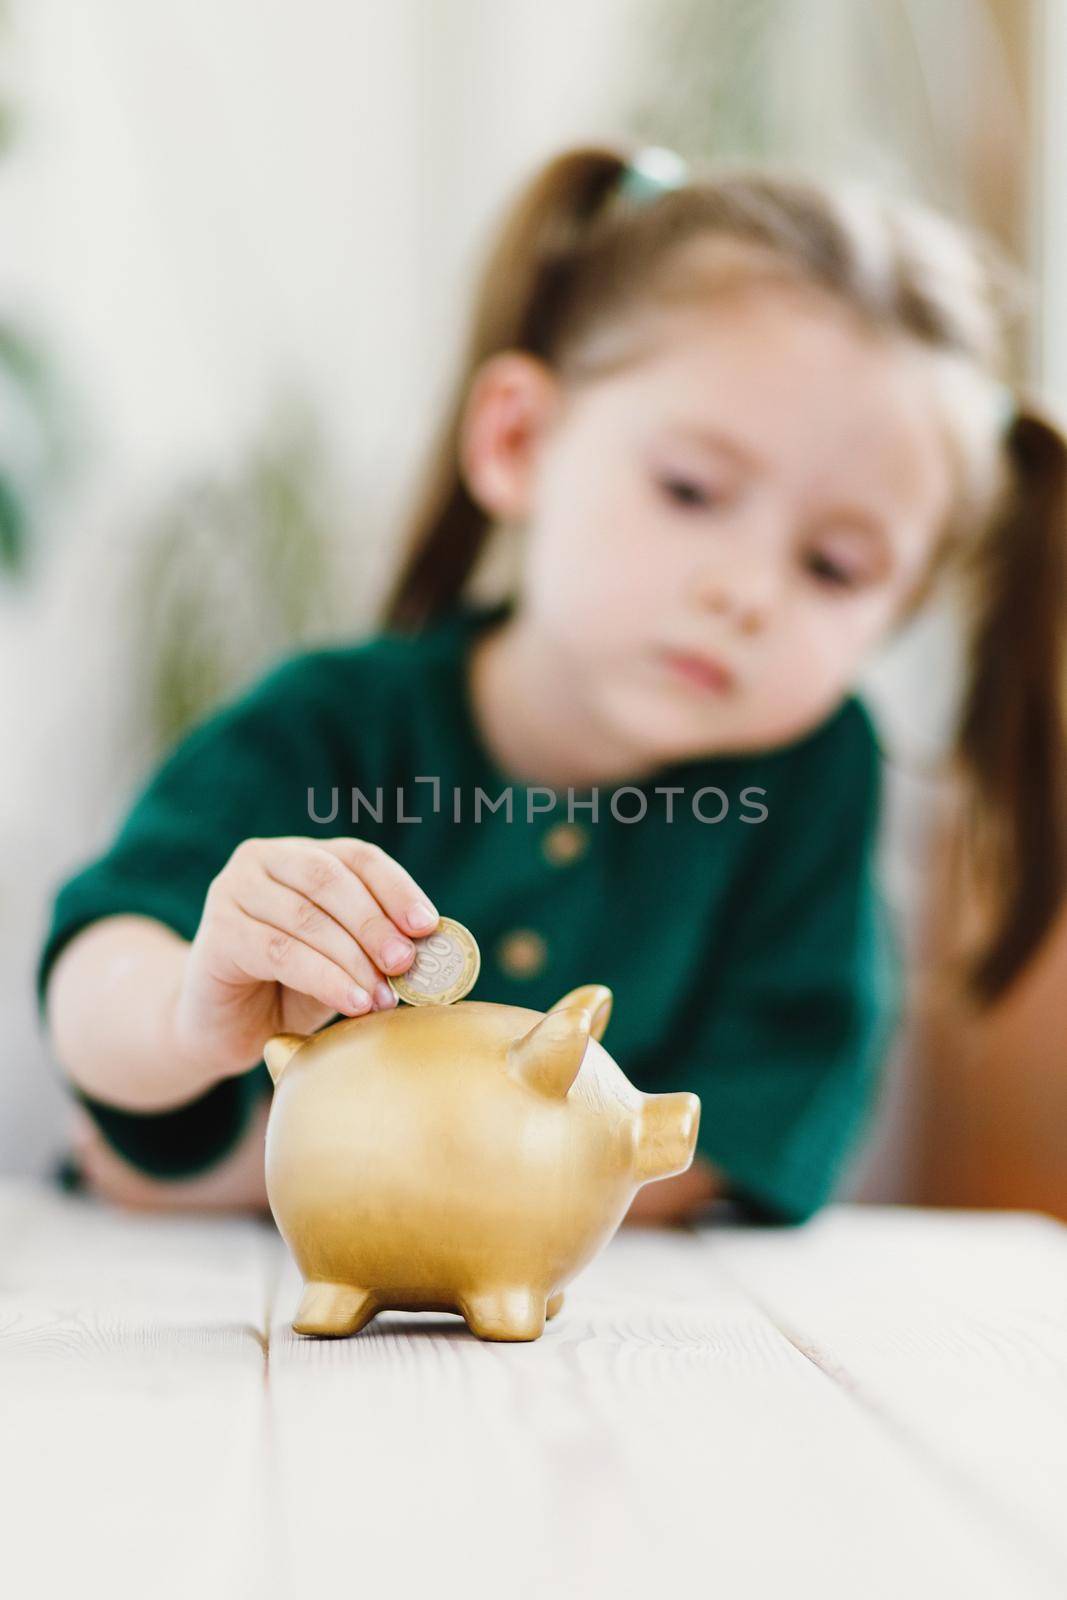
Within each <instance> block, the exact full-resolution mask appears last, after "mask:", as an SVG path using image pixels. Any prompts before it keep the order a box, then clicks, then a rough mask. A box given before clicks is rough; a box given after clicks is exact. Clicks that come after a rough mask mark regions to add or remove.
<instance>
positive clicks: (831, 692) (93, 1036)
mask: <svg viewBox="0 0 1067 1600" xmlns="http://www.w3.org/2000/svg"><path fill="white" fill-rule="evenodd" d="M662 154H663V153H662V152H661V153H660V156H661V157H662ZM654 155H655V153H652V154H651V155H650V154H649V153H648V152H644V153H641V154H640V155H639V156H638V157H637V158H635V159H634V160H632V161H628V160H627V158H626V156H625V155H622V154H618V153H616V152H614V151H611V150H600V149H591V150H586V149H582V150H576V151H572V152H568V153H566V154H564V155H562V156H560V157H558V158H557V159H555V160H553V161H551V162H550V163H549V164H548V165H547V166H546V167H545V168H544V170H543V171H541V172H540V173H539V174H537V175H536V176H535V178H534V179H533V181H532V182H531V183H530V184H529V186H528V187H527V188H526V190H525V192H523V193H522V194H521V195H520V196H519V197H518V199H517V201H516V203H515V205H514V207H513V209H512V210H511V212H510V214H509V215H508V217H507V218H506V220H505V222H504V226H503V231H502V235H501V237H500V239H499V242H498V243H497V245H496V248H495V250H494V252H493V253H492V256H491V259H490V261H489V264H488V268H487V271H486V274H485V278H484V282H483V284H482V287H481V293H480V298H479V300H478V303H477V309H476V315H475V321H474V328H473V336H472V339H471V342H470V349H469V355H468V359H467V363H466V369H465V371H464V373H463V376H462V381H461V383H460V386H459V391H458V394H457V397H456V402H455V406H454V408H453V410H452V413H451V415H450V416H449V418H448V420H447V426H446V429H445V432H444V436H443V440H442V444H441V447H440V450H439V452H438V455H437V458H436V460H435V462H434V465H433V470H432V472H431V474H430V476H429V479H428V482H427V487H426V491H425V495H424V498H423V501H422V504H421V508H420V510H419V512H418V515H417V517H416V518H415V527H414V535H413V538H412V540H411V543H410V549H409V551H408V554H407V556H406V559H405V560H404V563H403V566H402V570H401V572H400V576H399V580H398V582H397V584H396V587H395V590H394V592H393V594H392V596H391V598H390V599H389V602H388V604H387V606H386V608H385V613H384V617H383V619H382V620H383V626H382V628H381V630H380V631H379V632H378V633H377V634H375V635H374V636H373V637H370V638H368V639H366V640H364V641H361V642H357V643H355V644H352V645H348V646H335V647H328V648H321V649H315V650H310V651H306V652H304V653H302V654H300V655H298V656H296V657H294V658H292V659H290V660H288V661H286V662H284V663H283V664H282V665H281V666H279V667H278V668H276V669H275V670H274V671H273V672H271V673H270V674H269V675H268V676H266V677H265V678H264V679H263V680H261V681H260V682H259V683H258V684H256V685H255V686H254V687H253V688H252V689H251V690H250V691H248V692H246V693H245V694H243V695H242V696H240V697H239V698H235V699H234V700H232V701H231V702H230V703H228V704H227V705H225V706H224V707H223V708H222V709H221V710H219V711H218V712H217V713H216V714H215V715H214V716H212V717H211V718H209V719H207V720H206V721H205V722H203V723H201V724H200V725H199V726H198V727H196V728H195V729H194V730H193V731H192V732H191V733H190V734H188V735H187V736H186V737H185V739H184V740H183V741H182V742H181V743H180V744H179V746H178V748H177V749H176V750H175V751H174V752H173V753H172V754H171V756H170V757H169V759H168V760H167V761H166V762H165V763H164V765H163V766H162V767H161V769H160V770H159V771H158V772H157V773H156V774H155V775H154V777H153V778H152V779H151V781H150V782H149V783H148V785H147V786H146V788H145V789H144V791H143V793H142V794H141V795H140V797H139V798H138V799H137V801H136V804H135V805H134V806H133V808H132V810H131V811H130V813H129V815H128V817H127V818H126V821H125V824H124V826H123V827H122V829H121V831H120V832H119V834H118V836H117V838H116V839H115V840H114V842H113V843H112V845H111V847H110V848H109V849H108V850H107V852H106V853H105V854H104V855H103V856H101V857H100V858H99V859H98V860H96V861H94V862H92V863H90V864H89V865H87V866H86V867H85V868H84V869H83V870H82V871H80V872H78V873H77V874H76V875H75V876H74V877H72V878H71V879H70V880H69V881H68V882H67V883H65V885H64V886H63V887H62V890H61V892H60V893H59V895H58V898H57V900H56V903H55V907H54V914H53V920H52V926H51V929H50V931H49V933H48V937H47V942H46V944H45V946H44V949H43V951H42V953H41V957H40V964H39V974H38V994H39V1001H40V1004H41V1007H42V1011H43V1012H44V1013H45V1014H46V1016H47V1022H48V1026H49V1028H50V1033H51V1038H52V1041H53V1043H54V1049H55V1053H56V1056H57V1059H58V1061H59V1062H60V1063H61V1065H62V1068H63V1071H64V1074H65V1078H66V1081H67V1082H68V1083H69V1085H70V1086H71V1088H72V1090H73V1093H74V1095H75V1096H76V1098H77V1101H78V1102H79V1104H80V1107H81V1118H82V1120H81V1123H80V1127H81V1130H82V1132H81V1151H82V1163H83V1167H84V1172H85V1175H86V1177H87V1179H88V1181H89V1183H90V1185H91V1186H93V1187H95V1188H96V1189H97V1190H98V1191H99V1192H101V1193H103V1194H106V1195H112V1196H114V1197H115V1198H116V1199H119V1200H121V1201H124V1202H127V1203H132V1204H144V1205H172V1204H182V1205H188V1204H193V1205H198V1206H203V1205H208V1206H234V1207H261V1206H263V1205H264V1204H265V1195H264V1190H263V1150H262V1143H263V1126H264V1121H265V1117H266V1109H267V1095H268V1091H269V1079H268V1076H267V1073H266V1069H265V1067H264V1065H263V1062H262V1060H261V1055H262V1050H263V1045H264V1042H265V1041H266V1039H267V1038H268V1037H269V1036H270V1035H271V1034H273V1033H275V1032H278V1031H281V1030H290V1031H298V1032H307V1031H310V1030H314V1029H316V1028H318V1027H320V1026H322V1025H324V1024H325V1023H326V1022H328V1021H329V1020H330V1019H331V1018H332V1017H334V1016H335V1015H336V1014H338V1013H341V1014H344V1015H357V1014H359V1013H361V1012H366V1011H368V1010H371V1009H374V1008H377V1007H380V1006H390V1005H392V1004H394V1003H395V1001H394V997H393V995H392V992H391V990H390V988H389V986H388V985H387V984H386V983H385V982H384V977H385V976H386V975H395V974H398V973H400V972H403V971H404V970H405V969H406V968H407V966H408V965H409V964H410V962H411V960H412V955H413V950H412V945H411V943H410V938H411V936H418V935H422V934H425V933H426V932H427V931H428V930H429V929H430V928H432V926H433V925H434V922H435V920H436V917H437V915H438V911H439V910H440V911H441V912H444V913H448V914H451V915H453V916H455V917H457V918H459V920H460V921H462V922H464V923H466V924H467V925H468V926H469V927H470V928H471V929H472V931H473V932H474V934H475V936H476V937H477V939H478V941H479V944H480V946H481V950H482V957H483V961H482V971H481V976H480V979H479V982H478V984H477V986H476V988H475V990H474V992H473V996H472V998H474V999H484V1000H492V1001H501V1002H507V1003H511V1004H515V1005H519V1006H529V1007H534V1008H536V1009H547V1008H548V1007H550V1006H551V1005H552V1004H553V1002H555V1001H556V1000H557V999H559V998H560V997H561V996H563V995H564V994H565V993H566V992H568V991H569V990H570V989H572V988H574V987H576V986H578V985H580V984H583V983H588V982H597V983H606V984H608V985H609V986H610V987H611V989H612V990H613V992H614V996H615V1007H614V1013H613V1016H612V1020H611V1024H610V1030H609V1033H608V1035H607V1036H606V1040H605V1042H606V1044H607V1045H608V1047H609V1048H610V1049H611V1051H612V1053H613V1054H614V1055H615V1057H616V1059H617V1060H618V1061H619V1063H620V1065H621V1066H622V1067H623V1069H624V1070H625V1071H626V1073H627V1074H628V1075H629V1076H630V1078H631V1079H632V1080H633V1081H634V1082H635V1083H636V1084H637V1085H638V1086H639V1087H640V1088H643V1089H646V1090H650V1091H660V1090H669V1089H692V1090H695V1091H696V1092H697V1093H698V1094H699V1095H700V1097H701V1101H702V1116H701V1122H700V1132H699V1141H698V1154H697V1158H696V1160H695V1161H694V1164H693V1166H692V1168H691V1169H690V1171H689V1172H687V1173H686V1174H684V1175H683V1176H681V1177H679V1178H674V1179H668V1180H665V1181H663V1182H661V1183H657V1184H652V1185H649V1186H648V1187H647V1188H646V1189H645V1190H643V1191H641V1193H640V1194H639V1196H638V1198H637V1201H636V1202H635V1205H634V1208H633V1210H632V1212H631V1217H633V1218H642V1219H645V1220H675V1219H681V1218H688V1217H692V1216H694V1215H696V1214H698V1213H699V1212H700V1211H701V1210H702V1209H704V1208H706V1207H707V1205H708V1203H709V1201H711V1200H712V1199H713V1198H715V1197H717V1196H727V1197H730V1198H732V1199H733V1200H734V1201H736V1202H737V1203H739V1204H740V1205H742V1206H744V1207H746V1208H747V1209H748V1210H749V1211H750V1212H751V1214H753V1215H754V1216H758V1217H762V1218H765V1219H774V1220H787V1221H797V1220H800V1219H803V1218H805V1217H807V1216H809V1215H810V1214H811V1213H812V1212H813V1211H814V1210H815V1209H816V1208H817V1207H818V1206H819V1205H820V1204H821V1203H822V1202H823V1201H824V1200H825V1199H826V1197H827V1196H828V1195H829V1194H830V1193H831V1191H832V1189H833V1186H834V1183H835V1181H836V1179H837V1177H838V1175H839V1172H840V1170H841V1167H842V1164H843V1161H844V1159H845V1157H846V1155H847V1153H848V1151H849V1149H850V1147H851V1146H852V1145H853V1143H854V1141H855V1140H856V1137H857V1134H858V1132H859V1130H860V1129H861V1128H862V1126H863V1123H864V1119H865V1115H866V1113H867V1111H868V1109H869V1107H870V1105H871V1102H872V1091H873V1088H874V1085H875V1082H876V1078H877V1068H878V1065H879V1062H880V1060H881V1058H882V1056H883V1054H884V1051H885V1046H886V1044H887V1041H888V1038H889V1036H890V1032H891V1029H892V1026H893V1023H894V1021H895V1019H896V1016H897V1010H898V1001H899V993H898V979H899V971H898V962H897V952H896V948H895V940H894V937H893V936H892V934H891V932H890V930H888V929H887V926H886V921H885V918H884V916H883V912H882V908H881V904H880V901H879V898H878V895H877V891H876V887H875V884H874V880H873V858H874V850H875V845H876V841H877V833H878V821H879V794H880V771H879V751H878V745H877V741H876V736H875V733H874V730H873V727H872V723H871V721H870V719H869V717H868V714H867V712H866V711H865V709H864V707H863V705H862V702H861V701H860V700H859V699H858V698H857V696H856V694H855V692H854V685H855V683H856V679H857V675H858V673H859V671H860V668H861V666H862V665H863V663H864V662H865V661H866V660H867V658H868V657H869V656H870V655H871V653H872V652H873V651H874V650H875V649H876V648H877V647H878V646H879V645H880V644H881V643H882V642H883V641H884V640H885V639H886V638H887V636H889V635H890V634H891V633H892V632H893V631H894V630H895V629H896V628H897V627H898V626H899V625H900V624H901V622H902V621H903V620H904V619H905V618H907V617H908V616H910V615H911V614H912V613H913V611H914V610H915V608H916V607H917V606H918V605H919V604H920V603H921V602H922V601H923V600H924V599H925V598H926V597H927V596H928V595H929V593H930V592H931V589H932V588H933V586H934V582H935V579H937V578H938V577H939V576H940V575H941V574H942V573H943V572H944V571H946V570H947V569H948V568H949V567H950V566H955V567H960V568H963V569H964V570H965V571H966V572H967V573H968V574H969V576H970V578H971V581H972V589H971V593H972V600H973V608H972V622H971V637H970V659H969V680H968V683H967V688H966V694H965V698H964V704H963V708H962V718H961V722H960V727H959V732H958V738H957V740H956V745H955V751H954V756H955V767H956V770H957V773H958V775H959V776H960V777H961V778H962V780H963V782H964V784H965V786H966V793H967V795H968V797H969V805H968V808H967V812H966V815H967V818H968V820H969V832H968V838H969V840H970V842H971V846H972V848H971V857H970V859H971V861H972V864H973V865H974V866H975V867H976V868H977V870H978V871H979V872H980V881H981V884H982V887H983V892H984V896H985V901H984V904H985V913H986V915H985V920H984V922H983V925H982V927H981V928H980V929H979V930H978V937H977V942H976V943H975V945H974V948H973V949H972V950H971V952H970V957H969V959H970V966H969V978H970V982H971V987H972V990H973V993H974V994H975V995H976V996H977V997H978V998H979V999H981V1000H986V1001H988V1000H990V999H992V998H993V997H995V996H996V995H998V994H999V993H1001V992H1002V991H1003V989H1004V988H1005V987H1006V986H1007V985H1008V984H1009V983H1010V982H1011V980H1012V979H1013V978H1014V977H1015V975H1016V974H1017V973H1018V972H1019V971H1020V969H1021V968H1022V967H1023V965H1024V963H1026V961H1027V960H1028V959H1029V958H1030V957H1031V956H1032V955H1033V953H1034V951H1035V950H1036V949H1037V947H1038V945H1039V943H1040V942H1041V940H1042V938H1043V936H1044V934H1045V933H1046V931H1047V929H1048V928H1049V925H1050V922H1051V921H1052V918H1053V916H1054V913H1055V911H1056V908H1057V906H1058V904H1059V903H1060V900H1061V897H1062V894H1063V889H1064V820H1065V818H1067V806H1065V798H1067V797H1065V793H1064V782H1063V771H1064V763H1063V740H1062V733H1061V706H1060V701H1059V684H1060V683H1061V682H1062V672H1061V666H1062V656H1063V617H1064V533H1065V528H1067V524H1065V481H1067V476H1065V463H1067V451H1065V446H1064V442H1063V440H1062V438H1061V436H1060V435H1059V433H1057V432H1056V431H1055V430H1054V429H1053V428H1052V427H1051V426H1050V425H1049V424H1048V423H1046V422H1045V421H1043V420H1041V419H1040V418H1039V417H1038V416H1037V415H1036V414H1034V413H1033V412H1032V411H1031V410H1028V409H1023V408H1022V407H1021V406H1019V405H1017V404H1016V403H1015V402H1010V403H1009V404H1006V391H1005V389H1004V387H1003V385H1002V383H1001V382H1000V380H999V378H998V375H997V374H998V368H999V364H1000V360H1001V355H1000V342H1001V329H1000V324H1001V322H1002V320H1003V317H1002V314H1001V313H1000V311H999V309H998V305H999V296H998V293H997V291H996V286H995V279H994V274H993V272H992V269H991V267H990V265H989V264H988V263H987V259H986V252H985V250H984V249H983V248H982V247H981V246H980V245H979V244H977V243H975V242H973V241H972V240H970V239H969V238H968V237H967V236H966V235H965V234H963V233H962V232H960V231H957V230H955V229H954V228H953V227H951V226H950V225H949V224H948V223H947V222H944V221H941V220H939V219H937V218H936V217H934V216H932V215H930V214H928V213H926V212H925V211H922V210H920V209H918V208H914V207H907V206H903V205H898V204H892V203H890V202H888V201H885V200H879V199H878V198H876V197H873V196H871V195H868V194H864V193H862V192H853V191H852V190H848V191H843V192H838V191H837V190H836V189H834V188H832V187H827V186H823V185H820V184H817V183H814V182H806V181H800V180H796V179H787V178H783V177H776V176H773V175H760V174H756V175H753V174H744V173H741V174H732V175H730V174H728V175H725V176H718V177H716V176H707V177H702V178H699V179H694V180H692V181H680V180H679V175H678V174H677V172H675V173H674V174H672V175H668V176H666V177H664V176H663V173H662V170H661V171H660V175H659V176H658V177H657V172H656V168H655V163H654V160H653V157H654ZM661 168H662V161H661ZM490 534H494V535H497V536H499V537H500V538H505V539H509V540H511V541H513V542H514V543H515V544H516V545H517V547H518V548H517V550H516V552H515V554H516V558H517V559H516V565H517V567H518V569H519V571H520V573H521V577H520V580H519V582H518V584H517V586H516V590H515V593H514V594H512V595H510V596H509V597H508V598H506V599H504V600H502V601H499V602H497V603H495V604H487V603H485V602H475V601H473V600H472V599H471V598H470V595H469V592H468V591H467V588H466V585H467V579H468V577H469V576H470V574H471V573H472V571H473V569H474V567H475V564H476V562H477V560H478V558H479V557H480V556H481V555H482V553H483V547H486V546H487V541H488V539H489V536H490ZM479 795H480V796H481V799H480V800H479ZM506 797H510V798H509V799H507V801H506V803H505V799H506Z"/></svg>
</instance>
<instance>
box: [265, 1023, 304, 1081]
mask: <svg viewBox="0 0 1067 1600" xmlns="http://www.w3.org/2000/svg"><path fill="white" fill-rule="evenodd" d="M307 1039H308V1035H307V1034H306V1033H276V1034H275V1035H274V1037H273V1038H272V1039H268V1040H267V1042H266V1044H265V1045H264V1046H263V1059H264V1061H265V1062H266V1063H267V1071H268V1072H269V1073H270V1075H271V1078H272V1079H273V1081H274V1082H275V1083H277V1081H278V1079H279V1078H280V1077H281V1075H282V1073H283V1072H284V1071H285V1069H286V1067H287V1066H288V1065H289V1061H290V1059H291V1058H292V1057H293V1056H295V1055H296V1052H297V1051H298V1050H299V1049H300V1046H301V1045H302V1044H306V1043H307Z"/></svg>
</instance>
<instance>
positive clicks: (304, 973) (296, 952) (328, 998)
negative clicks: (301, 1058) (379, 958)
mask: <svg viewBox="0 0 1067 1600" xmlns="http://www.w3.org/2000/svg"><path fill="white" fill-rule="evenodd" d="M248 931H249V938H248V944H247V946H246V947H245V948H243V949H242V952H241V964H242V966H243V967H244V968H245V970H246V971H247V972H248V975H249V977H251V978H258V979H259V980H261V981H263V982H274V983H281V984H284V985H285V987H286V988H287V989H295V990H296V992H297V993H298V994H308V995H311V996H312V997H313V998H314V999H316V1000H320V1001H321V1002H322V1004H323V1005H324V1006H328V1007H329V1008H330V1010H331V1011H339V1012H341V1013H342V1014H343V1015H344V1016H356V1015H358V1014H359V1013H360V1012H362V1011H369V1010H370V1008H371V1004H372V1001H371V996H370V995H369V994H368V993H367V990H366V989H365V988H364V987H363V985H362V984H358V983H355V982H353V980H352V979H351V978H350V977H349V975H348V973H347V972H346V971H345V969H344V967H339V966H338V965H337V963H336V962H335V961H331V960H330V959H329V958H328V957H327V956H324V955H320V953H319V952H318V951H317V950H313V949H312V948H311V946H310V945H307V944H304V943H302V941H301V940H300V939H298V938H297V936H296V935H295V934H294V933H290V932H288V931H287V930H286V929H284V928H275V927H272V926H271V925H270V924H269V923H266V922H254V921H251V920H250V921H249V923H248Z"/></svg>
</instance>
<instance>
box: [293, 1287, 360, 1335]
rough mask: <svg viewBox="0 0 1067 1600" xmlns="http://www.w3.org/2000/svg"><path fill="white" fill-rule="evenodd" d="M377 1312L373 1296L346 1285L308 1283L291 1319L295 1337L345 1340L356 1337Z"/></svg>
mask: <svg viewBox="0 0 1067 1600" xmlns="http://www.w3.org/2000/svg"><path fill="white" fill-rule="evenodd" d="M377 1311H378V1303H377V1301H376V1300H375V1298H374V1296H373V1295H371V1294H368V1293H367V1291H366V1290H365V1289H353V1288H352V1287H351V1286H350V1285H349V1284H347V1283H309V1284H306V1285H305V1286H304V1293H303V1295H302V1297H301V1300H300V1305H299V1307H298V1308H297V1313H296V1316H295V1317H294V1318H293V1332H294V1333H317V1334H321V1335H323V1336H324V1337H328V1338H329V1337H332V1338H344V1337H345V1336H346V1335H347V1334H350V1333H358V1332H359V1330H360V1328H362V1327H363V1326H364V1324H365V1323H368V1322H369V1321H370V1320H371V1318H372V1317H373V1316H374V1315H375V1314H376V1312H377Z"/></svg>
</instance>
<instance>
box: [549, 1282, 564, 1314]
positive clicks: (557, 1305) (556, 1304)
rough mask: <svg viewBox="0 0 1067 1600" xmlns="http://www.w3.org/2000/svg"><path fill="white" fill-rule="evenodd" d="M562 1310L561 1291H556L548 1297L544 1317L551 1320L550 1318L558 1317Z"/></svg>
mask: <svg viewBox="0 0 1067 1600" xmlns="http://www.w3.org/2000/svg"><path fill="white" fill-rule="evenodd" d="M562 1309H563V1290H562V1289H557V1290H556V1292H555V1294H550V1295H549V1297H548V1304H547V1306H546V1307H545V1316H546V1317H548V1318H550V1319H551V1318H552V1317H555V1316H558V1315H559V1313H560V1311H561V1310H562Z"/></svg>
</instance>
